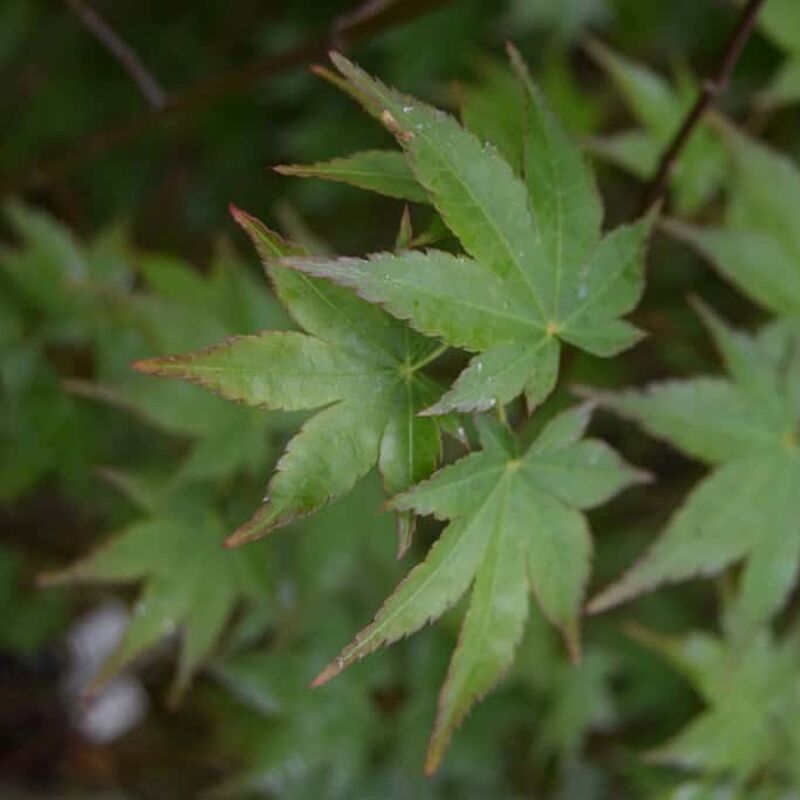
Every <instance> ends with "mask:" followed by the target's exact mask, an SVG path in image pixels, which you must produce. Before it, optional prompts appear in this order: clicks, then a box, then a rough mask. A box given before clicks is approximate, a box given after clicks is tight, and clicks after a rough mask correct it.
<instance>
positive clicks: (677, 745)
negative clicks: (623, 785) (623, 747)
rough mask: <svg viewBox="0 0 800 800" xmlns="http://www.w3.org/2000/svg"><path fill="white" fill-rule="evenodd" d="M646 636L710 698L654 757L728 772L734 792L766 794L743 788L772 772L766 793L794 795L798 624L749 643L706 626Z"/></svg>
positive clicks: (799, 750) (799, 744)
mask: <svg viewBox="0 0 800 800" xmlns="http://www.w3.org/2000/svg"><path fill="white" fill-rule="evenodd" d="M639 635H640V636H641V638H642V640H643V641H644V643H646V644H648V645H649V646H651V647H653V648H654V649H655V650H656V651H657V652H659V653H661V654H662V655H663V656H664V657H665V658H666V659H667V660H668V661H670V662H671V663H672V665H673V666H674V667H675V669H677V670H679V671H680V672H681V673H682V674H683V675H685V677H686V678H687V679H688V680H689V681H690V682H691V683H692V685H693V687H694V688H695V690H696V691H697V693H698V694H699V695H700V696H701V697H702V699H703V702H704V704H705V705H707V709H706V710H705V711H703V712H702V713H701V714H700V715H698V716H697V717H696V718H695V719H693V720H692V721H691V723H689V725H687V726H686V727H685V728H684V729H683V730H681V731H679V732H678V734H677V735H676V736H674V737H673V738H672V739H670V741H668V742H667V743H666V744H664V745H663V746H661V747H659V748H658V749H657V750H655V751H654V752H653V753H652V754H651V757H652V758H653V759H654V760H658V761H659V762H662V763H666V764H673V765H675V766H679V767H682V768H685V769H690V770H694V771H702V772H703V773H704V774H706V775H707V776H709V777H710V778H712V779H713V778H717V779H725V778H727V779H728V780H729V781H730V784H729V786H730V789H729V791H730V792H731V794H730V795H727V796H730V797H735V798H739V797H742V798H744V797H753V796H762V795H761V794H759V795H754V794H753V793H752V792H753V791H759V790H755V789H754V788H751V789H745V788H744V787H745V786H747V785H748V781H749V780H750V779H752V778H754V777H755V776H757V775H758V773H762V772H766V771H769V772H771V773H772V774H771V775H770V776H769V778H768V779H767V780H764V779H762V780H761V783H762V786H761V787H760V791H763V792H764V793H765V794H764V796H766V797H771V796H791V795H779V792H781V791H787V790H790V789H791V787H793V786H796V785H797V782H798V779H800V776H798V765H800V737H799V736H798V734H799V733H800V731H798V728H797V722H796V718H797V713H798V709H797V703H798V698H797V691H796V685H797V670H798V666H800V638H798V634H797V631H796V630H794V631H791V632H789V633H788V634H787V635H786V636H784V637H783V638H782V639H780V640H776V639H775V637H773V636H770V635H769V634H766V633H764V632H762V633H761V634H759V636H758V637H757V638H756V639H755V640H754V641H753V642H750V643H748V644H746V645H744V646H741V645H736V644H731V643H730V642H726V641H724V640H722V639H720V638H718V637H716V636H711V635H710V634H705V633H693V634H689V635H687V636H685V637H683V638H677V637H674V638H669V637H665V636H659V635H654V634H652V633H649V632H646V631H644V632H641V633H640V634H639ZM763 784H767V786H764V785H763ZM750 785H751V786H752V785H753V784H752V782H751V784H750ZM756 785H758V784H757V783H756ZM688 796H689V797H693V796H695V795H693V794H688ZM701 796H702V795H701ZM715 796H716V795H715Z"/></svg>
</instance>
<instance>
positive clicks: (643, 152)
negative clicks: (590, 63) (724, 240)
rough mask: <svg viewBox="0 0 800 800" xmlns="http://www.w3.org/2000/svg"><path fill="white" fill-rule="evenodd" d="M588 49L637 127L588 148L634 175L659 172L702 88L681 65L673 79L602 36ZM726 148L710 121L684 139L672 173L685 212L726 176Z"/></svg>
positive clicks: (646, 176) (645, 176)
mask: <svg viewBox="0 0 800 800" xmlns="http://www.w3.org/2000/svg"><path fill="white" fill-rule="evenodd" d="M586 47H587V50H588V52H589V54H590V55H591V56H592V58H593V59H594V60H595V61H597V63H598V64H599V65H600V66H601V67H602V68H603V69H604V70H605V71H606V73H608V76H609V78H611V80H612V81H613V83H614V84H615V86H616V87H617V89H618V91H619V92H620V94H621V95H622V97H623V99H624V100H625V102H626V104H627V105H628V107H629V108H630V110H631V112H632V113H633V115H634V117H635V118H636V121H637V122H638V123H639V127H638V128H635V129H632V130H624V131H621V132H618V133H613V134H609V135H606V136H602V137H596V138H594V139H592V140H591V143H590V149H591V150H592V152H593V153H595V154H597V155H598V156H599V157H600V158H603V159H606V160H608V161H611V162H613V163H615V164H617V165H618V166H620V167H622V168H623V169H624V170H626V171H628V172H630V173H631V174H633V175H635V176H636V177H638V178H640V179H642V180H647V179H649V178H650V176H652V175H653V174H655V171H656V170H657V169H658V162H659V159H660V158H661V155H662V153H663V152H664V149H665V148H666V147H667V145H668V144H669V143H670V141H671V140H672V138H673V136H674V135H675V133H676V131H677V126H679V125H680V123H681V121H682V120H683V118H684V117H685V116H686V113H687V112H688V110H689V108H690V107H691V105H692V104H693V103H694V102H695V100H696V98H697V94H698V92H699V91H700V89H699V87H698V85H697V81H696V80H695V79H694V78H693V77H692V76H691V75H690V74H689V73H688V72H687V71H686V70H677V71H676V74H675V82H674V84H672V85H671V84H670V83H669V82H668V81H666V80H665V79H664V78H663V77H662V76H661V75H659V74H658V73H656V72H653V71H652V70H650V69H649V68H648V67H646V66H645V65H644V64H640V63H637V62H635V61H632V60H631V59H629V58H626V57H624V56H622V55H619V54H618V53H616V52H614V51H613V50H611V49H610V48H609V47H607V46H606V45H604V44H602V43H601V42H599V41H596V40H591V41H589V42H588V43H587V45H586ZM726 170H727V160H726V158H725V150H724V148H723V147H722V145H721V144H720V142H719V141H718V140H717V137H715V135H714V132H713V131H712V130H711V128H710V127H709V126H708V125H707V124H701V125H699V126H698V127H697V129H696V130H695V131H694V134H693V135H692V138H691V139H690V140H689V142H688V143H687V144H686V147H685V148H684V149H683V152H682V153H681V156H680V159H679V161H678V164H677V165H676V168H675V170H674V172H673V175H672V178H671V186H672V188H673V189H674V191H675V203H676V205H677V207H678V208H679V209H680V210H681V211H683V212H686V213H689V212H692V211H694V210H696V209H698V208H700V207H701V206H703V205H704V204H705V203H706V202H707V201H708V200H709V199H710V197H711V195H712V194H713V193H714V192H715V191H716V190H717V189H718V188H719V187H720V185H721V184H722V182H723V179H724V178H725V176H726Z"/></svg>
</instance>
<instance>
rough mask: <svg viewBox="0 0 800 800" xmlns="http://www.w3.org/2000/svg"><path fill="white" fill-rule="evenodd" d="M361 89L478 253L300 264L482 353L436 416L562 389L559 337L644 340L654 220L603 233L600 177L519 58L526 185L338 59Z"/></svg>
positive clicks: (450, 125) (453, 226)
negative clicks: (637, 317) (641, 303)
mask: <svg viewBox="0 0 800 800" xmlns="http://www.w3.org/2000/svg"><path fill="white" fill-rule="evenodd" d="M333 58H334V61H335V63H336V65H337V66H338V68H339V69H340V71H341V72H342V73H343V75H344V76H345V77H346V78H347V79H348V80H349V81H350V84H351V85H352V86H353V87H354V88H355V89H356V96H357V97H358V98H359V99H361V101H362V102H363V104H364V105H365V106H366V108H367V109H368V110H369V111H370V112H371V113H373V114H374V115H375V116H377V117H378V118H379V119H381V121H382V122H383V123H384V125H386V127H387V128H388V129H389V130H390V131H391V132H392V133H393V134H394V135H395V136H396V138H397V140H398V142H399V143H400V145H401V146H402V148H403V151H404V153H405V155H406V157H407V159H408V162H409V165H410V167H411V170H412V172H413V174H414V176H415V178H416V179H417V181H418V182H419V183H420V184H421V185H422V186H424V187H425V189H426V190H427V192H428V194H429V195H430V198H431V201H432V203H433V204H434V206H435V207H436V209H437V210H438V212H439V214H440V215H441V217H442V219H443V220H444V222H445V223H446V224H447V226H448V227H449V228H450V230H451V231H452V232H453V233H454V234H455V235H456V236H457V237H458V238H459V240H460V241H461V244H462V246H463V247H464V249H465V250H466V252H467V253H468V254H469V256H470V257H456V256H452V255H450V254H448V253H444V252H439V251H434V250H431V251H428V252H424V253H423V252H409V253H401V254H399V255H393V254H390V253H380V254H377V255H373V256H371V257H369V258H368V259H366V260H361V259H350V258H342V259H334V260H331V259H319V258H305V257H304V258H298V257H295V258H290V259H285V260H284V262H283V263H284V264H286V265H288V266H290V267H292V268H293V269H294V270H296V271H298V272H302V273H304V274H307V275H310V276H313V277H322V278H327V279H330V280H332V281H335V282H336V283H339V284H341V285H344V286H348V287H353V288H355V289H356V290H357V291H358V293H359V294H360V295H361V296H362V297H364V298H365V299H367V300H369V301H370V302H373V303H380V304H382V305H383V306H384V307H385V308H386V309H387V310H388V311H389V312H391V313H392V314H394V315H395V316H397V317H399V318H401V319H404V320H407V321H409V323H410V324H411V325H412V326H413V327H415V328H416V329H417V330H419V331H421V332H422V333H425V334H428V335H431V336H439V337H441V338H443V339H444V340H445V341H446V342H448V343H449V344H451V345H454V346H456V347H462V348H464V349H466V350H470V351H473V352H474V351H478V352H479V353H480V355H478V356H476V357H474V358H473V359H472V361H471V362H470V364H469V366H468V367H467V369H466V370H465V371H464V372H463V373H462V374H461V376H460V377H459V378H458V380H457V381H456V383H455V384H454V386H453V387H452V388H451V389H450V390H449V391H448V392H447V393H446V394H445V395H444V396H443V397H441V398H440V399H439V401H438V402H437V403H436V404H435V405H433V406H432V407H430V408H428V409H427V412H426V413H428V414H443V413H447V412H450V411H453V410H458V411H470V410H485V409H487V408H490V407H491V406H493V405H494V404H496V403H500V404H502V403H507V402H508V401H510V400H511V399H513V398H514V397H515V396H517V395H518V394H520V393H521V392H523V391H524V392H525V394H526V397H527V400H528V404H529V406H535V405H537V404H539V403H540V402H541V401H542V400H543V399H544V398H545V397H546V396H547V395H548V394H549V393H550V392H551V391H552V388H553V386H554V384H555V380H556V377H557V373H558V362H559V353H560V347H561V342H562V341H564V342H568V343H571V344H573V345H575V346H577V347H580V348H582V349H584V350H587V351H589V352H591V353H594V354H596V355H600V356H610V355H614V354H616V353H618V352H620V351H622V350H624V349H626V348H628V347H630V346H631V345H632V344H634V343H635V342H636V341H637V340H638V339H639V337H640V336H641V333H640V331H638V330H637V329H636V328H634V327H633V326H632V325H631V324H629V323H627V322H625V321H623V320H622V319H620V317H621V316H622V315H624V314H626V313H628V312H629V311H631V310H632V309H633V308H634V307H635V305H636V303H637V302H638V300H639V297H640V294H641V291H642V285H643V280H642V255H643V252H642V251H643V247H644V242H645V238H646V236H647V232H648V228H649V226H648V224H647V222H640V223H637V224H635V225H629V226H622V227H620V228H618V229H616V230H615V231H613V232H612V233H611V234H609V235H607V236H606V237H605V238H603V237H602V236H601V230H600V226H601V218H602V207H601V203H600V199H599V196H598V194H597V190H596V187H595V184H594V178H593V176H592V173H591V171H590V170H589V169H588V167H587V166H586V165H585V164H584V162H583V159H582V155H581V153H580V150H579V149H578V147H577V146H576V145H575V144H573V143H572V142H571V141H570V140H569V139H568V137H567V136H566V135H565V133H564V132H563V130H562V129H561V127H560V126H559V124H558V123H557V121H556V120H555V118H554V117H553V116H552V114H551V113H550V111H549V110H548V109H547V108H546V107H545V105H544V102H543V100H542V98H541V96H540V95H539V93H538V91H537V90H536V88H535V87H534V86H533V84H532V83H531V81H530V78H529V76H528V74H527V72H526V70H525V67H524V65H523V64H522V63H521V61H520V60H519V57H518V56H516V54H515V53H512V60H513V63H514V65H515V67H516V70H517V73H518V76H519V80H520V84H521V87H522V92H523V93H524V96H525V108H524V122H525V130H526V137H525V141H524V143H523V145H524V147H523V162H524V166H525V169H524V172H525V181H524V182H523V180H521V179H520V178H518V177H517V176H516V175H515V174H514V172H513V170H512V169H511V167H510V166H509V164H508V163H507V162H506V161H505V160H504V159H503V158H502V157H501V156H500V155H499V153H498V152H497V151H496V150H495V149H494V148H493V147H492V146H491V145H482V144H481V143H480V141H479V140H478V139H477V138H476V137H475V136H473V135H472V134H471V133H469V132H468V131H466V130H464V129H463V128H462V127H461V126H460V125H459V124H458V123H457V122H456V120H455V119H453V118H452V117H450V116H448V115H446V114H444V113H443V112H441V111H438V110H436V109H433V108H431V107H429V106H427V105H424V104H422V103H420V102H418V101H417V100H414V99H413V98H410V97H406V96H404V95H401V94H399V93H398V92H395V91H393V90H391V89H388V88H386V87H385V86H383V85H382V84H381V83H379V82H378V81H376V80H373V79H372V78H370V77H369V76H368V75H366V74H365V73H364V72H362V71H361V70H360V69H359V68H358V67H356V66H354V65H353V64H351V63H350V62H349V61H347V60H346V59H344V58H342V57H340V56H338V55H334V56H333Z"/></svg>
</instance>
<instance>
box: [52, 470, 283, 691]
mask: <svg viewBox="0 0 800 800" xmlns="http://www.w3.org/2000/svg"><path fill="white" fill-rule="evenodd" d="M117 477H120V478H121V480H118V481H117V484H118V485H119V486H122V485H123V484H125V485H126V488H129V487H134V486H137V485H138V483H139V481H137V480H136V479H135V477H131V476H117ZM152 494H153V493H152V492H147V491H134V492H130V495H131V497H132V499H136V500H137V501H138V500H139V498H141V497H142V496H145V495H148V496H149V495H152ZM143 510H146V511H148V512H149V513H148V514H147V515H146V516H144V517H143V518H142V519H141V520H140V521H138V522H134V523H133V524H131V525H129V526H127V527H126V528H125V529H123V530H122V531H121V532H119V533H117V534H116V535H114V536H113V537H111V538H110V539H109V540H108V541H107V542H105V543H103V544H101V545H100V546H99V547H97V548H96V549H95V550H94V551H93V552H91V553H89V554H88V555H87V556H85V557H83V558H81V559H80V560H79V561H77V562H76V563H75V564H73V565H71V566H70V567H67V568H66V569H64V570H61V571H59V572H53V573H47V574H45V575H42V576H41V578H40V582H41V583H42V584H43V585H46V586H55V585H63V584H72V583H130V582H142V583H143V588H142V591H141V594H140V595H139V600H138V602H137V603H136V605H135V606H134V609H133V612H132V615H131V619H130V622H129V624H128V628H127V630H126V632H125V635H124V637H123V639H122V641H121V642H120V644H119V646H118V647H117V649H116V650H115V652H114V653H112V655H111V656H110V658H109V659H108V660H107V661H106V663H105V664H104V665H103V667H102V669H101V671H100V673H99V674H98V675H97V676H95V678H94V680H93V682H92V686H91V687H90V689H89V691H92V690H94V689H96V688H98V687H99V686H101V685H102V684H104V683H105V682H106V681H107V680H109V679H110V678H112V677H113V676H114V675H115V674H116V673H117V672H119V671H120V670H121V669H123V668H124V667H125V666H127V665H128V664H129V663H130V662H131V661H132V660H133V659H135V658H136V657H137V656H139V655H140V654H141V653H143V652H145V651H146V650H148V649H150V648H151V647H153V646H154V645H156V644H158V643H159V642H160V641H161V640H162V639H164V637H165V636H168V635H171V634H173V633H176V632H179V633H180V636H181V652H180V657H179V659H178V666H177V669H176V673H175V678H174V680H173V684H172V688H171V690H170V697H171V699H172V701H173V702H174V701H177V700H178V699H179V698H180V696H181V695H182V694H183V692H184V691H185V689H186V688H187V686H188V684H189V681H190V679H191V677H192V674H193V673H194V672H195V671H196V670H197V668H198V667H199V666H201V665H202V664H203V662H204V661H205V660H206V659H207V658H208V656H209V655H210V654H211V652H212V651H213V649H214V647H215V646H216V644H217V643H218V641H219V639H220V637H221V635H222V632H223V630H224V628H225V625H226V623H227V622H228V620H229V619H230V617H231V615H232V614H233V612H234V610H235V609H236V607H237V606H238V605H239V603H240V602H241V601H242V600H250V601H261V602H264V600H266V591H265V589H266V585H267V583H266V579H265V578H266V576H265V575H264V566H263V564H264V562H263V552H262V551H261V550H260V549H258V548H256V549H255V550H253V551H246V552H236V551H234V552H226V551H225V550H223V549H222V547H221V545H222V542H223V539H224V536H225V525H224V524H223V521H222V520H221V519H220V518H219V516H218V515H217V514H216V513H215V512H214V511H213V510H212V509H211V508H210V507H209V506H207V505H205V504H204V503H203V502H202V501H198V499H197V495H196V494H195V493H193V492H192V493H187V494H185V495H181V494H172V495H168V496H167V497H162V498H159V499H157V500H155V501H154V505H152V506H150V504H149V503H147V504H145V507H144V508H143Z"/></svg>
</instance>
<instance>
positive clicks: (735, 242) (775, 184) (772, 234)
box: [667, 122, 800, 318]
mask: <svg viewBox="0 0 800 800" xmlns="http://www.w3.org/2000/svg"><path fill="white" fill-rule="evenodd" d="M719 124H720V126H722V130H723V133H724V140H725V143H726V144H727V145H728V147H729V149H730V152H731V156H732V158H733V164H734V167H735V172H734V175H733V177H732V182H733V185H732V187H731V192H730V198H729V202H728V207H727V211H726V220H725V225H724V227H716V228H712V227H704V228H700V227H696V226H688V225H686V224H685V223H676V222H670V223H669V225H668V228H667V230H669V231H670V232H672V233H674V234H675V235H677V236H678V237H680V238H682V239H685V240H686V241H688V242H689V243H690V244H692V245H694V246H695V247H696V248H697V249H698V250H699V252H700V253H701V254H702V255H703V256H705V257H706V258H707V259H709V261H711V263H712V264H713V265H714V267H715V268H716V269H718V270H719V272H720V273H721V274H722V275H723V276H724V277H725V278H727V279H728V280H730V281H731V282H732V283H733V284H734V285H735V286H736V288H737V289H739V290H740V291H742V292H744V293H745V294H746V295H748V296H749V297H750V298H751V299H752V300H754V301H755V302H756V303H758V304H760V305H762V306H764V308H766V309H767V310H768V311H771V312H773V313H775V314H778V315H780V316H789V317H794V318H797V317H800V205H798V204H799V203H800V170H799V169H798V167H797V165H796V164H795V163H794V162H793V161H792V160H791V159H789V158H788V157H786V156H785V155H782V154H780V153H776V152H775V151H774V150H771V149H770V148H768V147H767V146H765V145H763V144H760V143H759V142H756V141H754V140H752V139H750V138H749V137H747V136H746V135H744V134H743V133H740V132H739V131H737V130H735V129H734V128H733V127H732V126H730V125H729V124H725V123H721V122H720V123H719Z"/></svg>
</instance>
